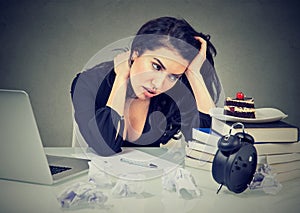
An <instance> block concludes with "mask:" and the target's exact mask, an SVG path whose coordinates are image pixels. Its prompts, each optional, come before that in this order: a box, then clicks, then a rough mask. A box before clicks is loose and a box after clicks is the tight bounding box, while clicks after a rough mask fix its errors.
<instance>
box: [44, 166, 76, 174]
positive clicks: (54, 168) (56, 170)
mask: <svg viewBox="0 0 300 213" xmlns="http://www.w3.org/2000/svg"><path fill="white" fill-rule="evenodd" d="M49 167H50V171H51V174H52V175H55V174H58V173H61V172H64V171H67V170H70V169H71V168H70V167H64V166H49Z"/></svg>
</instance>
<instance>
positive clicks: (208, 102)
mask: <svg viewBox="0 0 300 213" xmlns="http://www.w3.org/2000/svg"><path fill="white" fill-rule="evenodd" d="M195 38H196V39H197V40H199V42H201V49H200V51H199V53H198V55H197V56H196V57H195V58H194V60H193V61H192V62H191V64H190V65H189V67H188V69H187V71H186V72H185V75H186V76H187V79H188V81H189V83H190V85H191V87H192V90H193V93H194V95H195V99H196V104H197V108H198V110H199V111H200V112H202V113H205V114H208V112H209V110H210V109H211V108H213V107H215V104H214V102H213V100H212V98H211V96H210V94H209V91H208V89H207V87H206V85H205V82H204V80H203V77H202V75H201V73H200V68H201V67H202V65H203V62H204V61H205V60H206V49H207V44H206V41H205V40H204V39H203V38H201V37H195Z"/></svg>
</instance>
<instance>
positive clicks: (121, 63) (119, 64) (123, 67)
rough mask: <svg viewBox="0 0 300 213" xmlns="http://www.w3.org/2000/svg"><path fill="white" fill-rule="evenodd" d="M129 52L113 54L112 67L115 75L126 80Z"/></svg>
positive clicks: (128, 69) (128, 71) (128, 68)
mask: <svg viewBox="0 0 300 213" xmlns="http://www.w3.org/2000/svg"><path fill="white" fill-rule="evenodd" d="M129 55H130V52H129V51H127V52H123V53H120V54H118V55H116V56H115V58H114V68H115V73H116V75H117V77H120V78H123V79H124V80H127V79H128V78H129V73H130V67H129V63H128V59H129Z"/></svg>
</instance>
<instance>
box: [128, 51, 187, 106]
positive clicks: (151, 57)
mask: <svg viewBox="0 0 300 213" xmlns="http://www.w3.org/2000/svg"><path fill="white" fill-rule="evenodd" d="M133 60H134V62H133V64H132V66H131V70H130V80H131V84H132V87H133V90H134V93H135V94H136V96H137V97H138V98H139V99H142V100H146V99H149V98H152V97H154V96H156V95H159V94H161V93H163V92H166V91H167V90H169V89H170V88H172V87H173V86H174V85H175V83H176V82H177V80H178V78H179V77H180V76H181V75H183V74H184V72H185V70H186V68H187V66H188V64H189V63H188V61H187V60H185V59H184V58H182V57H181V56H180V55H179V54H178V53H177V52H176V51H172V50H170V49H167V48H164V47H162V48H159V49H157V50H153V51H150V50H148V51H145V52H144V53H143V55H141V56H138V55H137V54H136V53H135V52H134V53H133Z"/></svg>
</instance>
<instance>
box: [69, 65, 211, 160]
mask: <svg viewBox="0 0 300 213" xmlns="http://www.w3.org/2000/svg"><path fill="white" fill-rule="evenodd" d="M115 77H116V75H115V72H114V64H113V62H112V61H111V62H105V63H101V64H99V65H97V66H95V67H93V68H91V69H89V70H86V71H84V72H82V73H79V74H77V76H76V77H75V79H74V80H73V82H72V86H71V96H72V101H73V106H74V110H75V120H76V122H77V124H78V126H79V129H80V132H81V134H82V136H83V137H84V139H85V140H86V142H87V144H88V145H89V146H90V147H92V148H93V149H94V150H95V151H96V152H97V153H98V154H99V155H102V156H109V155H112V154H115V153H117V152H121V151H122V149H121V147H122V146H155V147H159V146H160V144H161V143H162V144H165V143H167V142H168V141H169V140H170V139H171V138H172V137H173V136H174V135H175V134H176V133H178V131H179V130H181V131H182V133H183V134H184V136H185V139H186V140H191V138H192V128H198V127H210V124H211V118H210V116H209V115H207V114H204V113H201V112H199V111H198V110H197V106H196V101H195V98H194V96H193V92H192V89H191V86H190V84H189V82H188V80H187V78H186V76H185V75H183V76H182V77H181V79H180V80H178V81H177V83H176V84H175V86H174V87H173V88H172V89H170V90H169V91H167V92H166V93H163V94H160V95H158V96H155V97H153V98H151V101H150V106H149V110H148V115H147V118H146V123H145V126H144V129H143V134H142V136H141V137H140V138H139V139H138V140H137V141H135V142H129V141H127V140H123V138H122V135H123V131H124V119H123V118H122V117H121V116H120V115H119V114H118V113H117V112H115V111H114V110H113V109H111V108H110V107H108V106H106V103H107V100H108V98H109V95H110V93H111V89H112V86H113V83H114V80H115ZM129 85H130V84H129ZM128 90H129V91H130V88H129V89H128Z"/></svg>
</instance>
